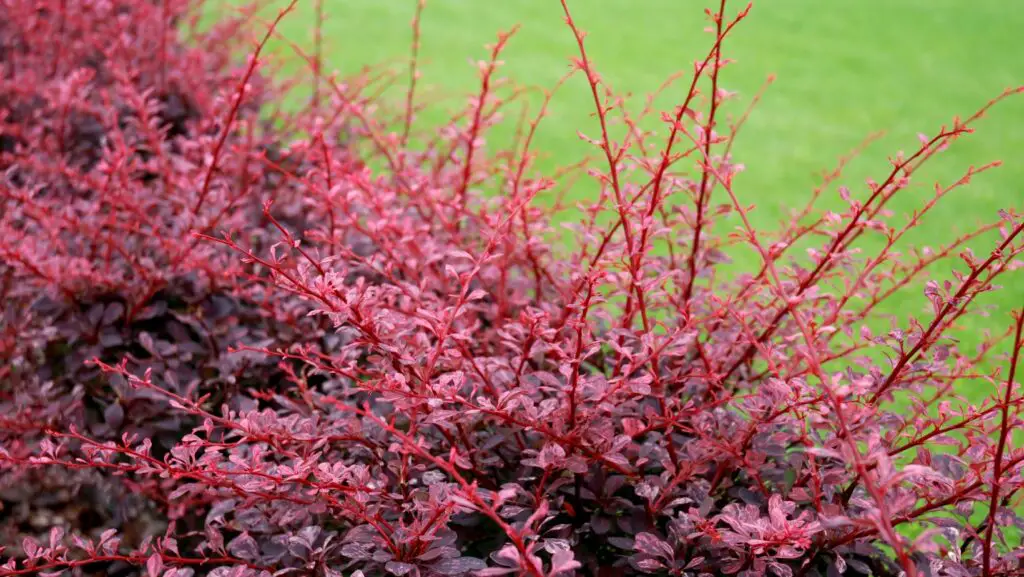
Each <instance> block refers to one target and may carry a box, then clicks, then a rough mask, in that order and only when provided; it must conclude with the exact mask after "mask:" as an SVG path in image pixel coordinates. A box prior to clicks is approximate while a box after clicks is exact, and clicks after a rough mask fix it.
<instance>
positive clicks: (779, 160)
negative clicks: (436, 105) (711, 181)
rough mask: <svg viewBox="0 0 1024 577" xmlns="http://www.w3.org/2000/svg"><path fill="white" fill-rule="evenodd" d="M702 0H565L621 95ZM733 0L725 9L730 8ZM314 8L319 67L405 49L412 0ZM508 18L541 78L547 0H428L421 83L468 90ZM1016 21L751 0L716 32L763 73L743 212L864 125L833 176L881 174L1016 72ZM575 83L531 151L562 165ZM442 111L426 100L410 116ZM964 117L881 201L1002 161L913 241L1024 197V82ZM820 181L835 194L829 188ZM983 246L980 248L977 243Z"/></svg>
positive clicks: (518, 54)
mask: <svg viewBox="0 0 1024 577" xmlns="http://www.w3.org/2000/svg"><path fill="white" fill-rule="evenodd" d="M702 4H703V2H696V1H692V0H691V1H686V0H574V1H572V2H571V3H570V6H571V7H572V9H573V11H574V15H575V17H576V19H577V22H578V23H579V24H580V26H581V27H582V28H584V29H586V30H587V31H589V33H590V35H589V36H588V38H587V41H588V47H589V49H590V51H591V56H592V57H593V59H594V61H595V62H596V65H597V67H598V68H599V70H600V71H601V72H602V74H603V76H604V78H605V79H606V80H607V81H608V82H609V83H610V84H611V85H612V86H613V87H615V88H616V89H617V90H618V91H620V92H630V93H633V94H639V95H643V94H645V93H647V92H649V91H651V90H652V89H654V88H656V87H657V86H658V85H659V84H660V83H661V82H662V81H663V80H664V79H665V78H666V77H667V76H668V75H669V74H671V73H672V72H674V71H676V70H680V69H684V70H691V68H690V66H691V62H692V61H693V60H694V59H697V58H700V57H702V56H703V54H705V53H706V50H707V47H708V46H709V38H710V36H709V35H708V34H705V33H703V32H702V30H703V28H704V26H705V21H704V19H703V13H702V10H701V8H702ZM732 4H733V11H735V10H736V9H739V8H740V7H741V6H742V5H741V4H740V3H739V2H732ZM325 5H326V6H327V11H328V22H327V26H326V29H325V37H326V39H325V44H326V50H325V53H326V58H327V61H328V62H327V67H328V68H336V69H338V70H339V71H341V72H342V73H345V72H354V71H356V70H357V69H358V68H359V67H361V66H362V65H364V64H367V63H376V62H380V61H384V60H400V59H402V58H405V57H406V56H407V55H408V48H409V43H410V29H409V22H410V19H411V17H412V14H413V8H414V1H413V0H325ZM312 14H313V1H312V0H300V8H299V9H298V10H297V11H296V12H295V13H294V14H292V15H290V16H289V18H288V20H286V21H285V23H284V25H283V27H282V31H283V32H284V34H285V35H287V36H288V37H289V38H291V39H293V40H296V41H299V42H300V43H303V44H305V45H309V43H310V41H309V38H311V32H310V30H311V25H312V22H313V19H312ZM517 23H518V24H521V25H522V29H521V30H520V32H519V34H518V35H517V36H516V37H515V38H514V39H513V40H512V41H511V44H510V46H509V49H508V51H507V52H506V53H505V57H504V60H505V62H506V63H507V65H506V67H505V68H504V70H505V72H506V73H507V74H508V75H509V76H511V77H512V78H514V79H516V80H517V81H518V82H520V83H525V84H530V85H540V86H551V85H553V84H554V83H555V82H556V81H557V79H558V78H559V77H560V76H561V75H562V74H563V73H564V72H565V71H566V70H567V67H568V59H569V57H570V56H572V55H574V54H575V46H574V43H573V39H572V36H571V34H570V32H569V30H568V28H567V27H566V26H565V24H564V22H563V19H562V14H561V7H560V4H559V2H558V0H507V1H504V2H487V1H483V0H475V1H473V0H431V1H430V2H428V5H427V10H426V13H425V15H424V19H423V44H422V55H423V59H424V65H423V70H424V74H425V76H424V80H423V85H425V86H429V87H432V91H433V92H434V93H438V92H441V93H448V94H455V95H458V94H463V93H468V92H470V91H472V90H473V89H474V87H475V82H476V73H475V69H474V67H472V66H471V65H470V64H469V62H468V59H470V58H472V59H474V60H476V59H480V58H484V55H485V50H484V48H483V45H484V44H486V43H489V42H492V41H493V39H494V37H495V33H496V32H497V31H499V30H505V29H508V28H510V27H511V26H513V25H514V24H517ZM1021 30H1024V4H1018V3H1017V2H1015V1H1008V0H970V1H966V0H832V1H827V2H826V1H822V0H760V1H759V2H755V6H754V8H753V10H752V12H751V15H750V17H749V18H748V19H747V20H746V21H745V22H744V23H743V24H741V26H740V28H738V29H737V32H736V34H735V35H734V36H733V37H732V39H731V41H729V42H728V44H727V46H726V52H727V53H728V54H729V55H731V57H732V58H734V59H736V60H737V63H736V64H735V65H733V66H732V67H730V68H728V69H727V73H726V74H725V80H724V84H725V88H727V89H731V90H737V91H739V92H740V101H741V102H745V101H746V100H747V99H749V98H750V96H752V95H753V94H754V93H755V92H756V91H757V89H758V88H759V87H760V85H761V84H762V82H763V81H764V80H765V78H766V77H767V76H768V75H769V74H775V75H776V76H777V81H776V82H775V84H774V86H773V87H772V88H771V89H769V92H768V93H767V94H766V96H765V98H764V100H763V101H762V103H761V105H760V106H759V108H758V109H757V110H756V112H755V113H754V115H753V117H752V118H751V119H750V121H749V123H748V124H747V127H746V128H745V129H744V132H743V133H742V134H741V136H740V139H739V143H738V144H737V146H736V148H735V155H736V156H737V158H738V160H739V161H740V162H743V163H744V164H745V165H746V166H747V172H746V173H745V175H744V176H743V177H742V180H741V181H739V185H738V191H739V193H740V194H741V195H742V196H743V200H745V201H747V202H750V203H755V204H757V206H758V209H757V211H756V213H755V220H756V223H757V224H758V225H760V226H764V227H771V226H774V225H775V223H777V222H778V219H779V218H780V217H781V216H782V215H784V214H786V213H787V212H788V211H789V210H791V209H793V208H797V207H800V206H802V205H803V203H804V201H805V199H806V198H807V195H808V193H809V192H810V190H811V189H812V188H813V186H814V184H815V183H816V182H817V179H818V176H817V175H818V174H820V172H821V171H822V170H823V169H826V168H830V167H832V166H833V165H834V164H835V161H836V159H837V158H838V157H839V156H840V155H842V154H844V153H845V152H847V151H849V150H850V149H852V148H854V147H855V146H856V145H857V144H858V143H859V142H861V141H862V140H863V139H864V138H865V136H867V135H868V134H870V133H872V132H875V131H878V130H883V129H884V130H885V131H886V132H887V135H886V137H884V138H883V139H882V140H881V141H880V142H878V143H876V144H875V145H873V146H872V147H871V148H870V149H869V150H868V151H867V153H865V154H864V155H862V157H861V158H860V159H859V160H858V161H857V162H855V163H854V164H853V165H851V167H850V170H849V171H848V173H847V177H846V179H845V180H844V181H843V182H845V183H846V184H848V185H849V186H850V187H851V189H853V191H854V192H855V193H857V194H860V195H862V196H861V197H862V198H863V194H864V192H865V187H864V186H863V182H864V179H865V178H866V177H868V176H875V177H879V178H881V177H884V175H885V173H886V172H887V170H888V166H889V165H888V163H887V161H886V158H887V156H888V155H890V154H892V153H894V152H896V151H898V150H901V149H905V150H908V151H909V150H911V149H914V148H916V146H917V145H918V141H917V136H916V135H917V134H918V133H926V134H933V133H934V132H935V131H936V130H937V129H938V128H939V126H940V125H941V124H943V123H946V122H949V121H950V120H951V119H952V117H953V116H954V115H957V114H961V115H965V116H966V115H969V114H970V113H972V112H973V111H974V110H976V109H977V108H978V107H980V106H981V105H982V104H984V103H985V102H986V101H987V100H988V99H989V98H991V97H993V96H995V95H996V94H998V93H999V92H1000V91H1001V90H1002V89H1004V88H1006V87H1009V86H1016V85H1020V84H1024V43H1022V42H1021V40H1020V38H1021ZM278 46H279V47H280V45H278ZM680 90H682V88H680ZM677 95H678V92H677ZM396 96H397V95H396ZM589 98H590V96H589V93H588V91H587V87H586V84H585V81H584V79H583V77H581V76H577V77H576V78H575V79H574V81H573V82H571V83H570V84H569V85H568V86H566V87H565V88H564V89H563V90H562V92H560V93H559V96H558V97H557V98H556V100H555V102H554V104H553V105H552V107H551V114H550V117H549V118H548V119H547V121H546V123H545V124H544V126H543V128H542V130H541V132H540V133H539V134H538V139H537V144H538V148H539V149H540V150H542V151H544V152H546V153H547V154H549V155H550V160H549V161H548V162H547V164H546V165H547V166H552V165H553V164H556V163H557V164H566V163H569V162H572V161H574V160H576V159H578V158H580V157H581V155H582V154H585V153H586V152H587V151H588V149H587V148H586V146H585V145H583V144H581V143H580V142H579V140H578V139H577V137H576V131H577V129H580V130H583V131H584V132H588V131H589V132H591V133H593V128H594V125H595V122H594V120H593V119H592V118H591V116H590V111H591V110H592V107H591V102H590V100H589ZM459 102H461V101H459ZM442 118H443V115H442V114H440V113H435V114H432V115H427V117H426V118H423V119H421V121H423V122H427V123H430V122H437V121H438V120H440V119H442ZM978 128H979V130H978V131H977V133H976V134H975V135H973V136H971V137H969V138H967V139H963V140H961V141H960V142H958V143H957V144H956V145H955V146H954V148H952V149H951V150H949V151H948V152H947V153H945V154H944V156H942V157H940V158H938V159H936V163H935V164H933V165H932V167H931V169H930V170H927V171H924V172H922V173H921V174H922V175H923V176H922V177H921V178H920V179H919V180H918V181H917V182H918V186H917V187H915V188H913V189H911V190H908V191H905V193H904V194H903V195H902V196H900V197H897V198H896V199H894V201H893V202H892V203H891V204H890V206H891V207H892V208H893V209H894V210H895V211H896V212H897V213H907V212H909V211H910V210H912V209H913V208H915V207H916V206H918V205H919V204H920V203H921V202H922V199H924V198H925V196H926V195H928V194H929V193H930V188H931V183H932V182H935V181H938V182H941V183H947V184H948V183H950V182H952V181H953V180H955V179H956V178H958V177H959V176H960V175H961V174H962V173H963V171H964V169H966V168H967V167H968V166H969V165H971V164H981V163H985V162H988V161H991V160H995V159H1001V160H1003V161H1005V164H1004V166H1003V167H1001V168H999V169H998V170H996V171H994V172H990V173H987V174H985V175H982V176H980V177H978V178H977V179H976V180H975V181H974V182H973V183H972V184H971V186H970V187H968V188H965V189H961V190H960V191H958V192H957V193H956V194H955V195H954V196H953V197H952V198H949V199H948V200H947V201H946V202H945V204H944V205H941V206H940V207H938V208H937V209H936V210H935V211H934V212H933V213H932V214H931V215H930V218H929V219H928V220H927V221H926V226H924V227H923V228H922V230H921V231H920V233H919V234H917V235H916V236H915V237H914V238H913V239H911V240H912V241H913V242H916V243H932V244H938V243H940V242H942V241H943V240H948V239H951V238H952V236H953V235H954V234H955V231H956V230H963V229H966V228H969V227H971V226H972V225H973V224H974V223H976V222H978V221H980V220H985V221H990V220H992V219H994V218H996V213H997V210H998V209H1000V208H1003V207H1014V208H1017V209H1022V208H1024V156H1022V155H1024V97H1020V96H1019V97H1017V98H1014V99H1011V100H1010V101H1008V102H1005V103H1004V104H1002V105H1001V106H999V107H998V108H997V109H995V110H994V111H993V112H992V113H991V114H990V115H989V117H988V118H987V119H986V120H984V121H983V122H981V123H980V124H979V125H978ZM592 191H593V188H592V187H590V186H586V185H584V186H579V187H578V188H577V189H576V190H574V192H573V194H572V197H573V198H574V199H576V200H584V201H585V200H586V197H587V196H588V195H589V194H590V193H591V192H592ZM828 194H829V195H830V198H835V197H836V194H835V192H834V190H833V191H831V192H830V193H828ZM568 217H569V218H572V215H571V214H570V215H569V216H568ZM986 246H989V245H988V244H987V243H983V244H981V245H979V246H978V247H977V248H978V250H983V251H984V252H987V248H986ZM943 276H946V275H943ZM1022 294H1024V282H1021V278H1020V276H1019V275H1018V276H1017V277H1016V278H1015V279H1013V280H1012V281H1011V282H1008V283H1007V286H1006V289H1005V290H1003V291H999V292H998V293H996V294H994V295H991V296H990V297H989V298H988V300H987V301H986V302H989V303H995V304H997V305H999V308H1000V309H1001V313H1005V312H1007V311H1009V310H1010V309H1011V308H1013V307H1019V306H1021V305H1024V298H1022ZM924 305H925V300H924V299H923V297H922V296H921V294H920V291H912V292H909V293H908V294H906V295H904V296H903V297H902V299H901V300H900V301H899V302H896V303H893V306H891V307H890V308H889V310H890V311H893V312H900V313H902V314H907V313H913V312H917V311H922V310H924ZM1005 320H1006V316H1005V315H1004V314H1000V315H998V317H997V318H996V319H995V320H993V319H988V320H986V319H984V318H982V317H981V316H973V317H972V318H971V319H970V320H969V321H968V323H969V328H971V329H978V328H984V327H989V326H1002V323H1003V322H1004V321H1005ZM994 323H998V324H994ZM967 339H968V340H972V339H971V338H970V337H969V336H968V337H967Z"/></svg>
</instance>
